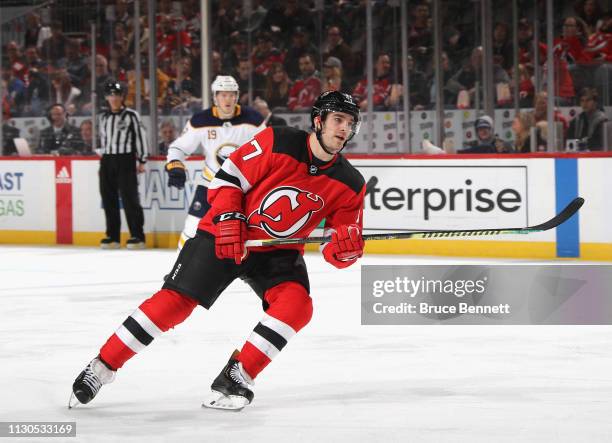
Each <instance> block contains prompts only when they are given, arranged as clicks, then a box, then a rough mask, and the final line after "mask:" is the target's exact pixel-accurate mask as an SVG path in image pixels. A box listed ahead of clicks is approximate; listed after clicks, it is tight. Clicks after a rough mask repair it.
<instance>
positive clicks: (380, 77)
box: [353, 52, 394, 110]
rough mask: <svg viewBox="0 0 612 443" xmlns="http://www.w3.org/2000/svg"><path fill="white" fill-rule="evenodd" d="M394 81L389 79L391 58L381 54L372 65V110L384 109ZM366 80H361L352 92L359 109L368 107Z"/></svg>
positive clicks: (365, 78)
mask: <svg viewBox="0 0 612 443" xmlns="http://www.w3.org/2000/svg"><path fill="white" fill-rule="evenodd" d="M393 83H394V81H393V80H392V78H391V56H389V54H387V53H385V52H383V53H380V54H378V56H377V57H376V64H375V65H374V84H373V90H372V100H373V103H372V105H373V107H374V110H382V109H385V106H386V105H385V102H386V101H387V98H388V97H389V94H390V93H391V85H392V84H393ZM367 88H368V78H367V76H366V77H364V78H363V79H361V80H360V81H359V82H358V83H357V86H355V89H354V90H353V97H354V98H355V100H357V101H358V102H359V107H360V108H361V109H367V107H368V89H367Z"/></svg>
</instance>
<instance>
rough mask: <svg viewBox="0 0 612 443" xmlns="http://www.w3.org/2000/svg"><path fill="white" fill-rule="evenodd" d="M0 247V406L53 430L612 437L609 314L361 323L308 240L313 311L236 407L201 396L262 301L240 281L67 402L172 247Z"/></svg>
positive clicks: (107, 435)
mask: <svg viewBox="0 0 612 443" xmlns="http://www.w3.org/2000/svg"><path fill="white" fill-rule="evenodd" d="M0 256H1V257H2V260H1V262H0V277H1V279H2V282H3V286H4V287H3V289H0V420H1V421H76V422H77V438H76V439H74V438H72V439H65V441H73V442H74V441H87V442H89V441H100V442H111V441H113V442H115V441H116V442H130V441H147V442H157V441H168V442H181V443H182V442H191V441H201V442H216V441H228V442H243V441H249V442H259V441H261V442H266V443H271V442H281V441H282V442H284V441H290V442H292V443H293V442H302V441H304V442H312V441H317V442H320V443H324V442H362V441H377V442H378V441H380V442H395V441H397V442H400V441H401V442H417V441H418V442H421V441H441V442H446V441H457V442H476V441H482V442H497V441H504V442H505V441H508V442H517V441H533V442H548V441H551V442H552V441H555V442H557V441H567V442H575V441H585V442H587V441H588V442H592V441H602V442H603V441H611V440H612V424H611V423H612V420H611V412H612V400H611V398H612V357H611V354H612V328H611V327H607V326H589V327H585V326H361V324H360V312H359V310H360V289H359V286H360V277H359V275H360V274H359V267H358V266H354V267H352V268H349V269H347V270H344V271H337V270H335V269H334V268H332V267H331V266H330V265H328V264H327V263H325V262H324V261H323V260H322V259H321V257H320V256H319V255H318V254H312V255H307V257H306V261H307V263H308V266H309V270H310V278H311V286H312V296H313V299H314V304H315V314H314V317H313V320H312V322H311V323H310V324H309V325H308V326H307V327H306V328H305V329H304V330H303V331H302V332H300V333H299V334H298V335H297V336H296V337H295V338H294V339H293V340H292V341H291V343H290V344H289V345H288V346H287V347H286V348H285V349H284V350H283V352H282V353H281V354H280V355H279V356H278V358H277V359H276V360H275V361H274V362H273V363H272V364H271V365H270V366H269V367H268V368H267V369H266V370H265V371H264V372H263V373H262V374H261V375H260V376H259V377H258V379H257V383H256V386H255V401H254V403H253V404H252V405H251V406H248V407H247V408H246V409H245V410H243V411H242V412H239V413H234V412H225V411H216V410H209V409H204V408H201V407H200V404H201V400H202V399H203V397H204V394H205V393H206V392H208V387H209V386H210V383H211V381H212V380H213V378H214V377H215V376H216V375H217V373H218V371H219V370H220V369H221V368H222V367H223V365H224V364H225V362H226V361H227V359H228V357H229V355H230V353H231V352H232V350H233V349H234V348H240V347H241V345H242V343H243V341H244V340H245V338H246V337H247V336H248V335H249V333H250V331H251V330H252V328H253V327H254V326H255V324H256V323H257V322H258V320H259V318H260V317H261V305H260V302H259V299H258V298H257V297H256V296H255V295H254V294H253V293H252V292H251V291H250V289H249V288H248V287H247V286H245V285H244V284H242V283H241V282H237V283H235V284H233V285H232V286H231V287H230V289H229V290H228V291H227V292H226V293H225V294H224V295H222V296H221V298H220V299H219V301H218V302H217V304H216V305H215V306H214V307H213V309H212V310H211V311H210V312H206V311H205V310H204V309H202V308H197V309H196V311H195V312H194V314H193V315H192V316H191V317H190V318H189V319H187V321H186V322H185V323H183V324H182V325H179V326H178V327H177V328H176V329H175V330H173V331H170V332H168V333H166V334H165V335H164V336H163V337H161V338H159V339H157V340H155V341H154V342H153V344H151V346H149V347H148V348H147V349H146V350H144V351H143V352H142V353H140V354H139V355H137V356H136V357H135V358H134V359H133V360H131V361H130V362H128V363H127V365H126V366H125V368H124V369H122V370H121V371H120V372H119V374H118V376H117V379H116V381H115V382H114V383H113V384H111V385H107V386H104V387H103V388H102V391H101V393H100V394H99V396H98V397H97V398H96V399H95V400H94V401H93V402H92V403H90V404H89V405H87V406H81V407H79V408H77V409H73V410H68V409H67V408H66V405H67V402H68V398H69V394H70V389H71V385H72V382H73V380H74V378H75V377H76V376H77V375H78V373H79V372H80V371H81V370H82V369H83V368H84V367H85V365H86V364H87V362H89V360H90V359H91V358H93V357H94V356H95V355H96V354H97V352H98V349H99V347H100V345H101V344H102V343H103V342H104V341H105V340H106V339H107V338H108V336H109V335H110V334H112V332H113V331H114V330H115V328H116V327H117V326H118V325H119V324H120V323H121V322H122V321H123V320H124V319H125V317H126V316H127V315H129V314H130V313H131V312H132V311H133V310H134V308H135V307H137V306H138V305H139V304H140V303H141V302H142V301H143V300H144V299H145V298H147V297H149V296H150V295H151V294H153V293H154V292H155V291H156V290H157V289H158V288H159V287H160V286H161V281H162V277H163V275H165V274H166V273H167V272H168V271H169V269H170V267H171V265H172V263H173V261H174V258H175V253H174V252H173V251H170V250H147V251H126V250H119V251H100V250H97V249H91V248H76V247H48V248H44V247H2V248H0ZM458 261H459V260H457V259H452V262H455V263H456V262H458ZM444 262H451V259H436V258H434V259H432V258H422V257H397V256H370V257H366V258H365V259H364V260H362V263H366V264H410V263H418V264H427V263H444ZM463 262H465V263H474V262H478V263H483V262H490V260H486V261H483V260H480V261H474V260H472V261H471V260H463ZM539 263H541V262H539ZM19 440H22V441H32V440H33V439H15V440H11V441H19ZM38 440H39V439H36V440H35V441H38ZM53 441H62V439H53Z"/></svg>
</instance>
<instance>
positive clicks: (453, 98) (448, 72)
mask: <svg viewBox="0 0 612 443" xmlns="http://www.w3.org/2000/svg"><path fill="white" fill-rule="evenodd" d="M440 66H441V67H442V70H441V72H440V75H441V77H442V94H443V97H444V107H445V108H454V107H455V105H456V103H457V94H454V93H453V92H452V91H450V90H449V89H448V88H447V87H446V83H447V82H448V81H449V80H450V79H451V77H452V76H453V70H452V66H451V61H450V59H449V58H448V55H447V54H446V52H445V51H444V52H442V57H441V60H440ZM430 82H431V86H430V88H429V102H430V103H436V101H437V99H436V78H435V75H433V73H432V75H431V80H430Z"/></svg>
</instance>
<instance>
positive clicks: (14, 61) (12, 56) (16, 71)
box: [6, 41, 28, 82]
mask: <svg viewBox="0 0 612 443" xmlns="http://www.w3.org/2000/svg"><path fill="white" fill-rule="evenodd" d="M6 53H7V54H6V55H7V59H8V64H7V66H8V69H10V71H11V72H12V74H13V75H14V76H16V77H19V78H20V79H21V81H24V82H25V81H26V76H27V74H28V69H27V66H26V63H25V60H24V59H23V56H22V54H21V49H20V48H19V45H18V44H17V42H15V41H10V42H8V43H7V44H6Z"/></svg>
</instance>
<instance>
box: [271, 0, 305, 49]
mask: <svg viewBox="0 0 612 443" xmlns="http://www.w3.org/2000/svg"><path fill="white" fill-rule="evenodd" d="M278 3H279V5H278V6H274V7H272V8H270V9H269V10H268V14H267V15H266V18H265V19H264V21H263V24H262V25H261V29H262V30H264V31H272V32H279V33H280V38H281V39H282V41H288V40H289V38H290V36H291V32H292V31H293V30H294V29H295V28H297V27H298V26H301V27H303V28H305V29H306V30H307V31H308V32H311V33H312V32H313V31H314V29H315V27H314V23H313V21H312V18H311V17H312V14H311V13H310V11H309V10H308V9H307V8H306V6H304V3H303V2H298V0H285V1H283V2H278Z"/></svg>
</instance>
